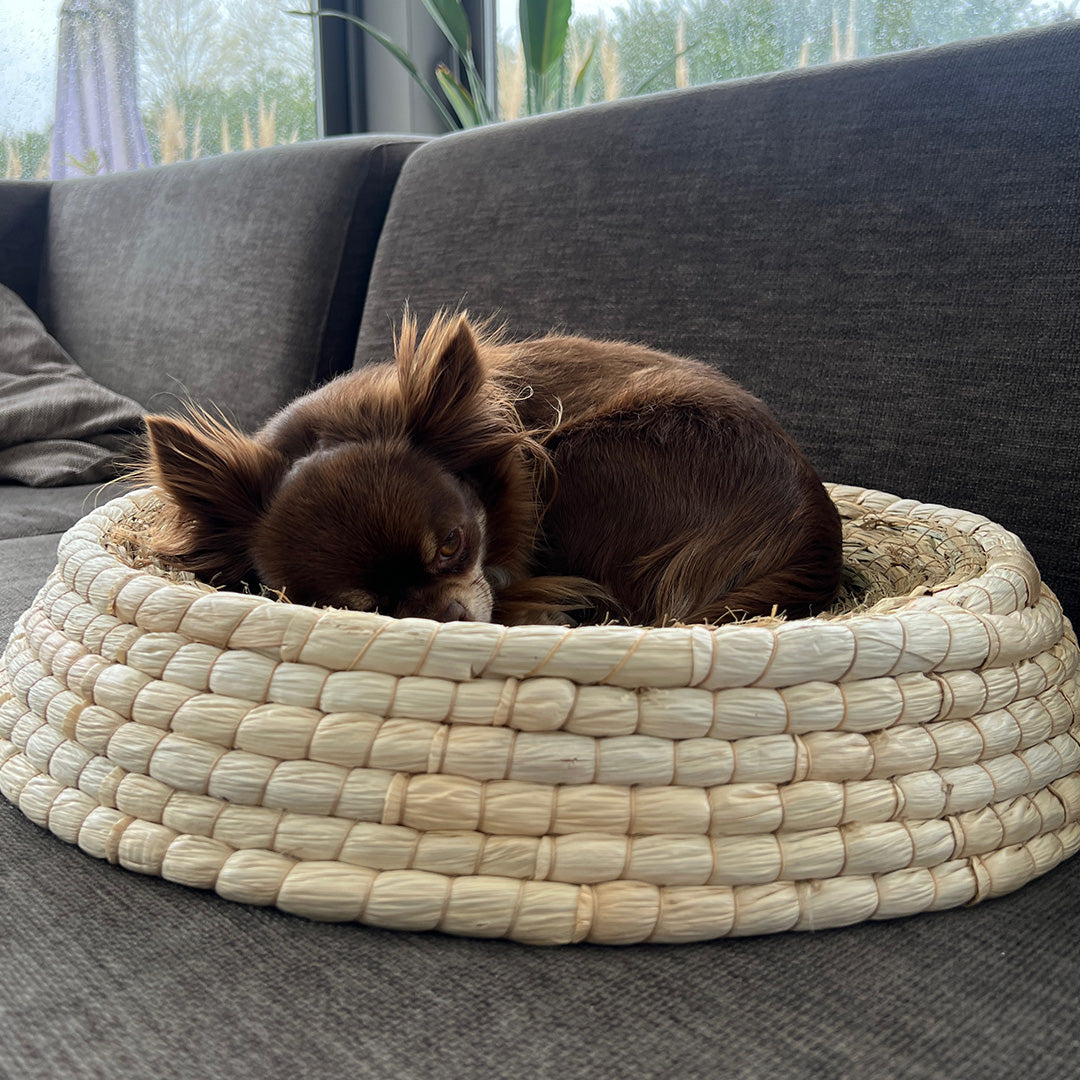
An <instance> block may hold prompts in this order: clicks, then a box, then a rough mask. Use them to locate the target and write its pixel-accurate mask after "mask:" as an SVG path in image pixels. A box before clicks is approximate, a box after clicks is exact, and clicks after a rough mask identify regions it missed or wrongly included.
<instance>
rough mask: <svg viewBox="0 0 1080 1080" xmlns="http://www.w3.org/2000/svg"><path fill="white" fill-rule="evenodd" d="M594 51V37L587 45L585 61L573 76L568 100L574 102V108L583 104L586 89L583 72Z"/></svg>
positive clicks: (586, 68) (590, 61)
mask: <svg viewBox="0 0 1080 1080" xmlns="http://www.w3.org/2000/svg"><path fill="white" fill-rule="evenodd" d="M595 52H596V38H593V39H592V44H590V45H589V51H588V52H587V53H586V54H585V61H584V63H583V64H582V65H581V67H580V68H579V69H578V73H577V74H576V75H575V76H574V89H573V93H572V94H571V97H570V100H571V101H572V102H573V103H574V107H575V108H576V107H577V106H579V105H584V104H585V91H586V90H587V89H588V86H587V85H586V83H585V74H586V72H587V71H588V70H589V65H590V64H591V63H592V58H593V54H594V53H595Z"/></svg>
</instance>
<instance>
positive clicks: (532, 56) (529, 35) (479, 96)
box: [290, 0, 593, 128]
mask: <svg viewBox="0 0 1080 1080" xmlns="http://www.w3.org/2000/svg"><path fill="white" fill-rule="evenodd" d="M423 4H424V7H426V8H427V10H428V12H429V14H430V15H431V17H432V19H433V20H434V21H435V25H436V26H438V28H439V29H440V30H441V31H442V33H443V36H444V37H445V38H446V40H447V41H448V42H449V43H450V47H451V49H452V50H453V52H454V55H455V57H456V58H457V63H458V67H459V70H460V71H462V72H463V73H464V77H465V82H462V81H461V80H460V79H459V78H458V76H457V75H455V74H454V72H453V71H451V70H450V68H449V67H448V66H447V65H446V64H439V65H438V67H437V68H436V69H435V83H436V86H437V87H438V88H439V89H440V90H441V91H442V93H443V95H444V96H445V100H446V102H449V105H450V108H449V109H447V107H446V104H444V101H443V98H441V97H440V96H439V94H438V93H437V91H436V88H435V86H433V85H432V84H431V83H430V82H429V81H428V80H427V79H426V78H425V77H424V75H423V74H422V73H421V71H420V69H419V68H418V67H417V65H416V63H415V61H414V60H413V59H412V57H411V56H409V54H408V53H407V52H406V51H405V50H404V49H403V48H402V47H401V46H400V45H398V44H397V42H395V41H393V40H392V39H391V38H389V37H388V36H387V35H386V34H384V33H383V32H382V31H381V30H380V29H379V28H378V27H376V26H372V25H371V23H369V22H365V21H364V20H363V19H361V18H358V17H357V16H355V15H350V14H348V13H347V12H344V11H330V10H327V9H325V8H319V9H317V10H315V11H292V12H290V14H292V15H303V16H309V17H312V18H336V19H344V20H345V21H346V22H350V23H352V24H353V25H354V26H357V27H359V28H360V29H361V30H363V32H364V33H365V34H367V35H369V36H370V37H371V38H372V39H374V40H375V41H377V42H378V43H379V44H380V45H382V46H383V48H385V49H387V50H388V51H389V52H390V53H391V54H392V55H393V56H394V57H395V58H396V59H397V61H398V62H399V63H400V64H401V65H402V67H404V68H405V70H406V71H407V72H408V73H409V75H410V76H411V77H412V78H413V80H414V81H415V82H416V84H417V85H418V86H419V87H420V88H421V89H422V90H423V91H424V93H425V94H426V95H427V97H428V98H429V100H430V101H431V102H432V104H433V106H434V107H435V110H436V111H437V112H438V114H439V115H440V116H441V117H442V119H443V121H444V122H445V123H446V126H447V128H467V127H476V126H478V125H480V124H489V123H491V122H492V121H493V120H495V118H496V111H495V103H494V101H493V100H492V98H491V96H490V95H489V93H488V88H487V87H486V86H485V85H484V80H483V79H482V78H481V77H480V74H479V72H478V70H477V67H476V60H475V58H474V56H473V45H472V33H471V31H470V29H469V19H468V16H467V15H466V14H465V9H464V8H463V7H462V6H461V2H460V0H423ZM572 9H573V2H572V0H519V3H518V23H519V26H520V28H521V45H522V56H523V57H524V62H525V86H526V111H527V112H528V113H529V114H535V113H539V112H545V111H547V110H548V109H550V108H555V107H560V106H562V105H565V104H569V103H570V102H571V101H572V102H573V103H575V104H580V103H581V102H582V101H584V98H585V73H586V71H587V69H588V67H589V64H590V63H591V62H592V58H593V49H591V48H590V49H589V51H588V53H587V55H586V57H585V60H584V62H583V63H582V64H581V65H580V67H579V68H578V70H577V71H576V72H574V74H573V78H572V79H571V80H570V86H569V92H568V90H567V78H566V76H567V72H566V70H565V68H566V65H565V56H564V53H565V51H566V41H567V28H568V27H569V24H570V15H571V12H572Z"/></svg>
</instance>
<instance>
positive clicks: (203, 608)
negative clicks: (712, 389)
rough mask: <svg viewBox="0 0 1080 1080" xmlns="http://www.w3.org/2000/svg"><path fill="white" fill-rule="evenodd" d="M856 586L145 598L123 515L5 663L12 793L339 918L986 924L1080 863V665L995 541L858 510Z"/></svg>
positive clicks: (1062, 629)
mask: <svg viewBox="0 0 1080 1080" xmlns="http://www.w3.org/2000/svg"><path fill="white" fill-rule="evenodd" d="M830 492H831V494H832V497H833V499H834V501H835V502H836V503H837V505H838V507H839V508H840V511H841V515H842V517H843V518H844V527H845V559H846V564H847V580H848V589H847V593H846V595H845V597H844V598H843V599H842V602H841V603H840V604H838V606H837V609H836V610H835V611H834V612H832V613H830V614H828V615H822V616H818V617H816V618H813V619H806V620H799V621H792V622H787V621H783V620H780V619H772V620H755V621H752V622H750V623H746V624H740V625H728V626H723V627H719V628H707V627H701V626H696V627H667V628H641V627H625V626H590V627H580V628H575V629H567V628H563V627H557V626H522V627H509V628H508V627H503V626H498V625H493V624H486V623H451V624H439V623H433V622H429V621H427V620H421V619H403V620H394V619H389V618H384V617H381V616H379V615H375V614H367V613H360V612H342V611H334V610H324V609H316V608H307V607H300V606H295V605H289V604H284V603H277V602H274V601H271V600H268V599H266V598H262V597H256V596H246V595H240V594H234V593H224V592H216V591H214V590H212V589H210V588H209V587H208V586H206V585H203V584H200V583H198V582H190V581H180V582H177V581H175V580H172V579H170V577H169V576H167V575H164V574H162V573H161V572H160V571H156V570H153V569H136V568H134V567H133V566H132V565H131V564H130V563H129V562H128V561H126V560H125V559H124V558H122V557H121V554H120V553H119V552H118V550H117V548H116V546H115V544H114V543H113V540H112V537H113V536H114V530H115V526H116V525H117V523H121V524H123V523H130V522H132V521H136V520H138V519H139V516H140V514H143V513H145V512H146V511H147V509H148V508H149V507H152V506H153V504H154V500H155V495H154V492H153V491H149V490H148V491H143V492H136V493H135V494H133V495H131V496H126V497H123V498H120V499H116V500H114V501H112V502H110V503H107V504H106V505H104V506H102V507H100V508H98V509H96V510H94V511H93V512H92V513H90V514H89V515H88V516H87V517H85V518H84V519H83V520H82V521H81V522H79V523H78V524H77V525H76V526H74V527H73V528H72V529H71V530H70V531H69V532H68V533H67V534H66V535H65V536H64V538H63V539H62V541H61V543H60V547H59V561H58V565H57V567H56V570H55V571H54V572H53V574H52V575H51V576H50V578H49V579H48V581H47V582H46V583H45V585H44V587H43V588H42V590H41V592H40V593H39V594H38V596H37V598H36V599H35V601H34V603H33V605H32V606H31V608H30V610H29V611H27V612H26V614H25V615H24V616H23V617H22V619H21V620H20V621H19V623H18V625H17V626H16V628H15V630H14V632H13V633H12V636H11V639H10V641H9V643H8V646H7V649H6V652H5V654H4V657H3V662H2V665H0V791H2V792H3V794H4V796H5V797H6V798H8V799H9V800H11V801H12V802H13V803H15V804H17V805H18V807H19V808H20V809H21V810H22V811H23V813H25V814H26V815H27V816H28V817H29V818H31V819H32V820H33V821H35V822H37V823H38V824H39V825H42V826H44V827H46V828H48V829H49V830H50V831H51V832H53V833H54V834H56V835H57V836H59V837H60V838H62V839H63V840H66V841H68V842H70V843H74V844H78V846H79V847H80V848H82V849H83V850H84V851H86V852H88V853H89V854H91V855H94V856H96V857H98V858H102V859H108V860H110V861H111V862H118V863H120V864H121V865H123V866H125V867H127V868H128V869H131V870H136V871H139V872H141V873H146V874H155V875H160V876H162V877H165V878H167V879H169V880H171V881H175V882H181V883H183V884H186V885H190V886H195V887H198V888H207V889H214V890H216V891H217V892H218V893H219V894H220V895H221V896H223V897H226V898H228V899H231V900H236V901H241V902H244V903H251V904H273V905H277V906H278V907H279V908H281V909H283V910H285V911H289V912H294V913H297V914H301V915H305V916H308V917H310V918H314V919H328V920H357V921H360V922H363V923H368V924H372V925H377V926H384V927H391V928H395V929H408V930H431V929H437V930H441V931H445V932H448V933H456V934H468V935H474V936H485V937H509V938H513V939H516V940H519V941H523V942H528V943H533V944H556V943H565V942H576V941H583V940H585V941H591V942H601V943H633V942H643V941H650V942H680V941H693V940H701V939H706V938H714V937H722V936H726V935H743V934H761V933H770V932H775V931H783V930H790V929H815V928H823V927H829V926H839V925H846V924H850V923H855V922H859V921H862V920H865V919H877V918H892V917H896V916H901V915H911V914H915V913H918V912H922V911H928V910H937V909H942V908H948V907H953V906H956V905H960V904H967V903H972V902H976V901H979V900H982V899H985V898H987V897H991V896H997V895H1000V894H1003V893H1007V892H1009V891H1011V890H1013V889H1016V888H1018V887H1019V886H1021V885H1023V884H1024V883H1025V882H1027V881H1028V880H1030V879H1031V878H1033V877H1035V876H1037V875H1039V874H1042V873H1045V872H1046V871H1048V870H1050V869H1051V868H1052V867H1053V866H1055V865H1056V864H1057V863H1058V862H1059V861H1060V860H1061V859H1063V858H1065V857H1067V856H1069V855H1072V854H1074V853H1075V852H1076V850H1077V849H1078V848H1080V725H1078V710H1080V688H1078V683H1077V666H1078V650H1077V644H1076V638H1075V636H1074V635H1073V633H1072V629H1071V627H1070V626H1069V623H1068V621H1067V620H1066V619H1064V618H1063V615H1062V612H1061V608H1060V605H1059V604H1058V603H1057V601H1056V599H1055V598H1054V596H1053V595H1052V594H1051V593H1050V592H1049V590H1048V589H1046V588H1045V586H1043V585H1042V584H1041V583H1040V580H1039V575H1038V571H1037V570H1036V568H1035V566H1034V564H1033V562H1032V560H1031V557H1030V556H1029V555H1028V553H1027V551H1026V550H1025V549H1024V547H1023V545H1022V544H1021V543H1020V541H1019V540H1018V539H1017V538H1016V537H1015V536H1013V535H1012V534H1011V533H1009V532H1007V531H1006V530H1004V529H1002V528H1001V527H1000V526H998V525H995V524H994V523H992V522H990V521H988V520H987V519H986V518H983V517H979V516H977V515H974V514H970V513H965V512H962V511H957V510H950V509H947V508H945V507H941V506H931V505H925V504H920V503H916V502H912V501H910V500H900V499H897V498H896V497H894V496H891V495H885V494H883V493H881V492H876V491H869V490H864V489H860V488H852V487H842V486H838V485H837V486H830Z"/></svg>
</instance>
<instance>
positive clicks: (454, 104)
mask: <svg viewBox="0 0 1080 1080" xmlns="http://www.w3.org/2000/svg"><path fill="white" fill-rule="evenodd" d="M435 78H436V79H437V80H438V83H439V86H441V87H442V92H443V93H444V94H445V95H446V100H447V101H449V102H450V107H451V108H452V109H453V110H454V112H456V113H457V115H458V119H459V120H460V121H461V126H462V127H463V128H469V127H478V126H479V125H480V124H482V123H483V122H484V121H483V119H482V118H481V116H480V113H479V111H478V110H477V108H476V102H475V101H473V98H472V95H471V94H470V93H469V91H468V90H466V89H465V87H464V86H462V85H461V83H460V82H458V80H457V79H455V78H454V73H453V72H452V71H451V70H450V69H449V68H448V67H447V66H446V65H445V64H439V66H438V67H436V68H435Z"/></svg>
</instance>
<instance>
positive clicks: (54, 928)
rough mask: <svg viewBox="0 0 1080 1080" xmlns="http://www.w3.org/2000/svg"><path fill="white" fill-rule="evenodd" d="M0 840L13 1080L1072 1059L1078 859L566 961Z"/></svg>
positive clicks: (943, 1071)
mask: <svg viewBox="0 0 1080 1080" xmlns="http://www.w3.org/2000/svg"><path fill="white" fill-rule="evenodd" d="M0 848H2V850H3V851H4V853H5V855H4V858H3V859H2V860H0V896H2V897H3V903H2V904H0V939H2V940H3V941H4V964H5V969H6V970H7V971H8V972H9V973H10V974H9V976H8V978H6V979H4V980H3V981H2V982H0V1023H2V1025H3V1031H4V1039H3V1047H2V1049H0V1071H2V1072H3V1073H4V1075H7V1076H12V1077H19V1078H20V1080H56V1078H57V1077H87V1078H90V1077H99V1076H133V1077H134V1076H138V1077H150V1076H153V1077H161V1078H163V1080H181V1078H186V1077H200V1078H205V1080H232V1078H235V1077H259V1078H261V1080H293V1078H295V1077H300V1076H304V1077H307V1076H312V1077H315V1076H325V1077H401V1078H409V1080H422V1078H426V1077H454V1078H455V1080H473V1078H476V1080H480V1078H488V1077H496V1076H503V1077H511V1076H520V1077H529V1078H530V1080H533V1078H535V1080H595V1078H609V1077H630V1076H635V1077H636V1076H640V1077H656V1078H664V1077H695V1078H696V1077H713V1076H715V1077H743V1078H747V1080H756V1078H762V1077H769V1078H776V1080H807V1078H811V1077H813V1078H821V1080H825V1078H829V1080H865V1078H878V1077H880V1078H885V1077H905V1078H921V1080H934V1078H940V1077H948V1078H949V1080H987V1078H995V1080H1006V1078H1014V1077H1023V1078H1024V1080H1064V1078H1067V1077H1072V1076H1075V1074H1076V1073H1075V1070H1076V1060H1077V1053H1078V1051H1080V1043H1078V1039H1077V1035H1076V1030H1075V1027H1076V1026H1075V1023H1073V1022H1072V1020H1071V1018H1070V1016H1071V1007H1072V1006H1071V1001H1072V993H1073V988H1074V987H1075V985H1076V971H1077V962H1078V959H1080V957H1078V950H1077V945H1076V942H1077V941H1078V940H1080V905H1078V904H1076V902H1075V897H1076V891H1077V889H1078V888H1080V859H1074V860H1072V862H1071V863H1069V864H1067V865H1066V866H1063V867H1061V868H1059V869H1058V870H1055V871H1053V872H1052V873H1051V874H1049V875H1048V876H1047V877H1045V878H1041V879H1039V880H1038V881H1035V882H1032V883H1031V884H1030V885H1027V886H1025V887H1024V888H1023V889H1022V890H1021V891H1020V892H1018V893H1016V894H1014V895H1012V896H1009V897H1005V898H1003V899H1000V900H993V901H989V902H987V903H985V904H982V905H980V906H979V907H976V908H971V909H960V910H956V911H950V912H943V913H941V914H936V915H921V916H917V917H915V918H912V919H902V920H898V921H895V922H886V923H869V924H865V925H862V926H857V927H851V928H848V929H842V930H829V931H822V932H820V933H817V934H793V933H792V934H780V935H776V936H773V937H763V938H743V939H734V940H728V941H718V942H713V943H709V944H702V945H681V946H679V945H676V946H649V945H642V946H628V947H621V948H613V947H596V946H567V947H565V948H561V949H557V950H552V949H536V948H529V947H528V946H521V945H514V944H511V943H509V942H504V941H494V942H486V941H478V940H468V939H462V938H451V937H443V936H440V935H438V934H408V933H394V932H392V931H381V930H375V929H371V928H368V927H360V926H350V925H347V924H346V925H342V924H325V923H312V922H306V921H304V920H302V919H299V918H294V917H290V916H288V915H284V914H282V913H281V912H278V911H276V910H273V909H265V908H253V907H244V906H241V905H239V904H233V903H230V902H228V901H226V900H222V899H220V898H219V897H217V896H215V895H214V894H212V893H203V892H196V891H193V890H190V889H185V888H183V887H182V886H179V885H173V884H170V883H169V882H167V881H163V880H161V879H160V878H151V877H143V876H141V875H138V874H135V873H132V872H130V871H127V870H123V869H121V868H120V867H117V866H110V865H108V864H107V863H104V862H99V861H97V860H96V859H92V858H90V857H89V856H88V855H85V854H83V853H82V852H80V851H78V850H77V849H76V848H74V847H70V846H68V845H67V844H64V843H62V842H61V841H59V840H57V839H56V838H55V837H52V836H50V835H49V834H48V833H47V832H45V831H44V830H42V829H40V828H38V827H37V826H36V825H34V824H32V823H31V822H29V821H28V820H26V818H24V817H23V816H22V815H21V814H20V813H19V811H18V810H16V809H15V808H14V807H12V806H10V805H8V804H7V803H5V802H3V801H2V800H0ZM193 1036H194V1037H193Z"/></svg>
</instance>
